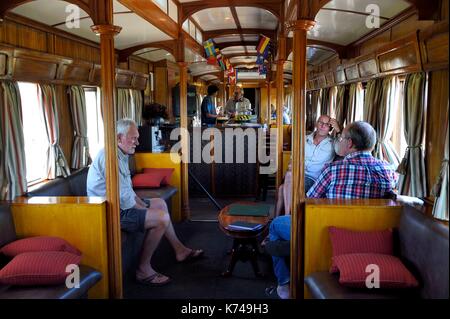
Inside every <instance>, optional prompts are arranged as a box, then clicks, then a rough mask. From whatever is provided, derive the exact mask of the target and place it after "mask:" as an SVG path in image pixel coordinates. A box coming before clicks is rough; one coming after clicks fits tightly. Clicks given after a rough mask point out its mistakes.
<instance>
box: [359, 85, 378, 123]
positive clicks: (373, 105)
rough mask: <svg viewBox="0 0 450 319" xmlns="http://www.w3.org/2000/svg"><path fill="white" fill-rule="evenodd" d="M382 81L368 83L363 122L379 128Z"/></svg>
mask: <svg viewBox="0 0 450 319" xmlns="http://www.w3.org/2000/svg"><path fill="white" fill-rule="evenodd" d="M381 87H382V80H381V79H375V80H370V81H369V82H367V85H366V95H365V97H364V109H363V120H364V121H365V122H368V123H370V125H372V126H373V127H374V128H376V127H377V112H378V105H379V101H380V97H381V91H382V90H381Z"/></svg>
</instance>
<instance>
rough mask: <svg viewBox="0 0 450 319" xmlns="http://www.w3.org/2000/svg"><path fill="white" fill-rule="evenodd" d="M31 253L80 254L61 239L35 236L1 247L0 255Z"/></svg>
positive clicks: (10, 255) (9, 255)
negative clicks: (57, 252) (62, 252)
mask: <svg viewBox="0 0 450 319" xmlns="http://www.w3.org/2000/svg"><path fill="white" fill-rule="evenodd" d="M33 251H67V252H69V253H72V254H75V255H81V252H80V251H79V250H78V249H76V248H75V247H73V246H72V245H71V244H69V243H68V242H67V241H65V240H64V239H62V238H59V237H50V236H37V237H28V238H24V239H19V240H16V241H13V242H12V243H9V244H7V245H5V246H3V247H2V248H1V249H0V253H3V254H4V255H6V256H8V257H14V256H17V255H18V254H21V253H27V252H33Z"/></svg>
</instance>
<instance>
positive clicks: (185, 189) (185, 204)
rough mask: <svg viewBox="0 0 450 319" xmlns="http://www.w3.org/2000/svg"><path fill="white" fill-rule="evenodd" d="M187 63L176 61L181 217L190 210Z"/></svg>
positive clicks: (188, 214) (187, 214)
mask: <svg viewBox="0 0 450 319" xmlns="http://www.w3.org/2000/svg"><path fill="white" fill-rule="evenodd" d="M187 65H188V64H187V63H186V62H178V66H179V68H180V128H181V132H182V135H181V152H182V154H183V156H182V157H181V161H182V162H181V185H182V187H181V205H182V215H183V218H190V216H191V210H190V208H189V172H188V161H189V135H187V134H183V132H187V131H188V116H187V78H188V76H187Z"/></svg>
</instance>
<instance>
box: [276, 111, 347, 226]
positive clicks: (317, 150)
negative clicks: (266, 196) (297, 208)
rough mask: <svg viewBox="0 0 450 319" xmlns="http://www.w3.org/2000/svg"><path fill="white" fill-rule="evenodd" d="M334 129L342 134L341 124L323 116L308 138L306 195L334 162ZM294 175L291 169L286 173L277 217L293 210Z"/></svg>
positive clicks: (280, 193)
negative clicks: (321, 172) (323, 170)
mask: <svg viewBox="0 0 450 319" xmlns="http://www.w3.org/2000/svg"><path fill="white" fill-rule="evenodd" d="M332 129H334V130H335V132H336V133H338V134H339V133H340V132H341V130H340V128H339V124H338V123H337V121H336V120H335V119H332V118H331V117H329V116H328V115H321V116H320V117H319V119H318V120H317V122H316V129H315V130H314V132H312V133H311V134H309V135H307V136H306V143H305V193H306V192H308V190H309V189H310V187H311V186H312V185H313V184H314V182H315V181H316V179H317V177H319V174H320V171H321V170H322V168H323V167H324V165H325V164H327V163H330V162H332V161H333V159H334V156H335V153H334V138H333V137H331V135H330V132H331V130H332ZM291 175H292V173H291V169H290V163H289V168H288V170H287V172H286V175H285V179H284V183H283V184H281V185H280V187H279V189H278V200H277V205H276V208H275V217H276V216H279V215H281V213H282V211H283V209H284V212H285V214H286V215H288V214H290V210H291V198H292V194H291V189H292V182H291V180H292V176H291Z"/></svg>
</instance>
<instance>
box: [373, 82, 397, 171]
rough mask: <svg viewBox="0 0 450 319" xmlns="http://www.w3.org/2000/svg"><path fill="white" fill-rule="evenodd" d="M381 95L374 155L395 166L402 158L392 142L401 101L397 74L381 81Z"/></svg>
mask: <svg viewBox="0 0 450 319" xmlns="http://www.w3.org/2000/svg"><path fill="white" fill-rule="evenodd" d="M381 89H382V92H381V96H380V98H381V99H380V102H379V104H378V105H379V108H378V111H377V115H378V116H377V122H376V126H374V128H375V130H376V132H377V144H376V146H375V149H374V156H375V157H377V158H379V159H381V160H385V161H387V162H389V163H391V164H392V165H394V166H395V167H397V166H398V163H399V162H400V158H399V156H398V154H397V152H396V151H395V149H394V146H393V145H392V142H391V137H392V133H393V131H394V119H395V112H396V110H397V108H398V107H399V103H400V81H399V79H398V77H397V76H388V77H386V78H384V79H383V80H382V82H381Z"/></svg>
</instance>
